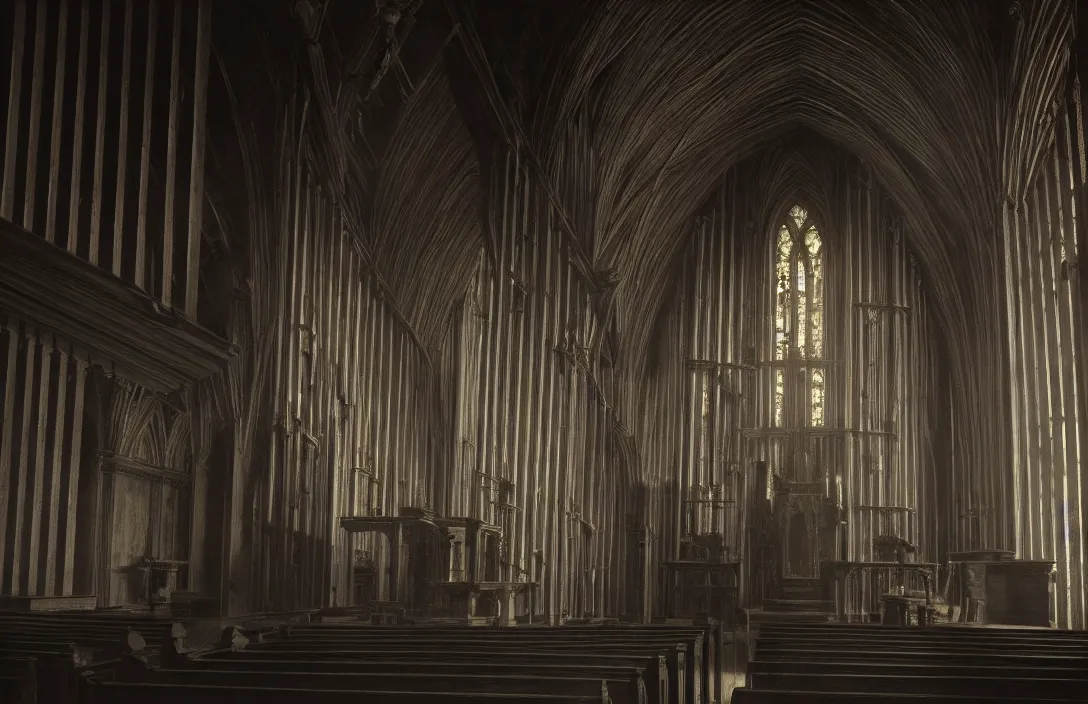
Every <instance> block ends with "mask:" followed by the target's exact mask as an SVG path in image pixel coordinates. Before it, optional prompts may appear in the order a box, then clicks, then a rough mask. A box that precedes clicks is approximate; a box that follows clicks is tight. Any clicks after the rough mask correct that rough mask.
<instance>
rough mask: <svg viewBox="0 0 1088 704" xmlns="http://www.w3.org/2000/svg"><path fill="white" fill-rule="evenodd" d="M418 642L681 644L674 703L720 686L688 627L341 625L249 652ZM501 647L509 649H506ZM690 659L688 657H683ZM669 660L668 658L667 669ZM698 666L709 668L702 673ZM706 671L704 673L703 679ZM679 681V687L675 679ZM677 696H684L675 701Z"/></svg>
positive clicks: (583, 647) (594, 646)
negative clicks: (564, 627) (605, 629)
mask: <svg viewBox="0 0 1088 704" xmlns="http://www.w3.org/2000/svg"><path fill="white" fill-rule="evenodd" d="M421 643H427V644H431V643H435V644H441V645H442V647H446V648H449V649H451V650H453V649H476V648H485V649H495V648H503V647H511V646H513V647H518V648H522V649H524V648H530V649H540V648H542V647H543V648H546V649H552V648H555V647H556V646H558V645H559V644H562V647H563V648H564V649H571V650H574V651H578V652H595V651H597V650H598V649H604V648H615V647H629V646H632V645H634V644H639V645H652V646H655V647H659V648H665V647H673V646H674V644H683V645H685V646H686V647H685V651H686V652H685V653H678V654H677V655H676V658H675V661H676V663H677V667H676V669H677V674H676V675H675V678H676V680H677V683H676V685H675V686H674V687H670V690H671V691H670V694H671V695H672V698H673V700H674V701H676V702H678V703H680V704H683V701H685V700H686V701H688V702H695V703H696V704H702V702H705V701H708V700H709V699H708V698H709V696H710V692H711V691H714V688H712V687H711V686H710V683H711V681H712V680H714V681H720V677H721V676H720V670H719V669H718V665H717V655H716V654H715V656H714V657H713V658H710V657H708V656H709V653H708V651H707V650H706V649H705V648H704V633H703V631H702V630H701V629H692V628H682V627H681V628H679V629H670V628H656V627H654V628H650V629H645V630H639V629H635V628H626V629H619V630H614V631H613V630H610V631H606V632H603V633H600V632H598V631H597V629H596V628H592V627H579V628H572V629H553V628H546V627H526V628H517V627H515V628H468V627H460V628H453V629H448V628H444V629H436V630H435V631H431V630H429V629H427V628H416V627H411V628H380V627H378V628H375V627H369V626H357V627H355V628H345V627H343V626H321V627H317V628H315V627H310V628H301V629H299V628H291V629H289V630H288V636H287V637H286V638H285V639H284V640H283V642H282V644H281V643H279V642H276V641H274V640H270V641H268V642H266V643H263V644H260V645H259V646H256V647H253V648H252V650H254V651H256V650H259V649H279V648H281V647H290V648H292V649H293V650H301V649H303V648H309V647H327V648H328V649H333V648H335V649H350V648H357V647H367V648H370V647H372V646H376V645H379V644H380V645H381V647H383V648H397V647H418V645H419V644H421ZM504 644H510V645H509V646H506V645H504ZM689 654H693V656H691V655H689ZM680 661H683V662H684V667H683V668H680V667H679V662H680ZM671 664H672V658H671V657H670V665H671ZM704 667H710V669H711V671H710V672H706V670H704ZM704 672H706V674H704ZM681 679H683V680H684V682H683V683H682V684H681V683H680V680H681ZM681 692H683V693H684V695H683V699H681Z"/></svg>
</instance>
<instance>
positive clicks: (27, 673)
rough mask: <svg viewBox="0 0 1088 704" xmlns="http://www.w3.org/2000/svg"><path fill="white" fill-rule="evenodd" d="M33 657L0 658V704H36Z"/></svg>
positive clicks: (36, 685)
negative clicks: (4, 703) (0, 703)
mask: <svg viewBox="0 0 1088 704" xmlns="http://www.w3.org/2000/svg"><path fill="white" fill-rule="evenodd" d="M35 666H36V662H35V660H34V658H33V657H18V656H11V655H3V656H0V702H11V704H36V703H37V701H38V679H37V671H36V669H35Z"/></svg>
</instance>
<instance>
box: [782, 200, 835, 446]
mask: <svg viewBox="0 0 1088 704" xmlns="http://www.w3.org/2000/svg"><path fill="white" fill-rule="evenodd" d="M774 278H775V311H774V365H773V368H774V373H775V378H774V424H775V426H776V427H798V426H822V425H824V388H825V383H826V371H825V368H824V365H823V363H822V361H821V360H822V359H823V356H824V247H823V241H822V240H821V239H820V231H819V229H818V228H817V226H816V223H815V222H814V221H813V220H812V218H811V217H810V216H809V214H808V212H807V211H806V210H805V209H804V208H802V207H800V206H798V205H795V206H794V207H792V208H791V209H790V210H789V212H788V213H786V215H785V216H784V217H783V218H782V220H780V221H779V224H778V233H777V238H776V241H775V258H774Z"/></svg>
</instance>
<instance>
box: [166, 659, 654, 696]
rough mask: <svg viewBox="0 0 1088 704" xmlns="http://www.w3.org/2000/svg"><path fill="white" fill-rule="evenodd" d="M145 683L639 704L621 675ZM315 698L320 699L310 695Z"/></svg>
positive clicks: (234, 677) (332, 675)
mask: <svg viewBox="0 0 1088 704" xmlns="http://www.w3.org/2000/svg"><path fill="white" fill-rule="evenodd" d="M145 681H146V682H150V683H155V684H178V685H187V686H193V685H206V686H213V687H222V686H231V687H275V688H278V689H279V688H285V687H295V688H304V689H311V690H315V692H326V691H349V690H350V691H392V692H397V691H416V692H478V693H482V694H496V693H497V694H535V693H538V692H541V693H547V694H556V695H562V696H572V697H577V698H591V697H593V696H594V695H599V694H600V693H601V691H602V683H603V685H604V686H606V688H607V691H608V693H609V695H610V696H611V698H612V701H613V702H615V703H616V704H645V703H646V694H645V690H644V689H643V688H642V679H641V676H639V675H635V676H631V675H630V674H625V675H622V676H619V677H613V678H610V679H607V680H605V679H601V678H599V677H598V678H591V677H589V678H583V677H575V676H570V675H566V676H554V675H553V676H549V677H544V676H539V675H522V674H517V675H512V674H497V673H489V672H486V671H478V672H473V673H463V672H460V673H454V674H450V673H435V672H425V671H424V672H415V673H404V672H377V673H375V672H355V671H351V672H289V671H285V670H283V669H282V668H280V667H276V668H275V669H272V668H268V669H266V670H265V671H263V672H262V671H257V672H250V671H245V670H162V669H151V670H148V671H147V672H146V679H145ZM315 699H320V696H315Z"/></svg>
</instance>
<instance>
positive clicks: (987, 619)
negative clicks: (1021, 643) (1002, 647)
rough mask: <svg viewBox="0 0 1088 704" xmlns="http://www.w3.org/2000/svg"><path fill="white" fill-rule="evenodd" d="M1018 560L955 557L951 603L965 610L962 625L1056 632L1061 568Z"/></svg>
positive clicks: (973, 554)
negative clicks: (1056, 591)
mask: <svg viewBox="0 0 1088 704" xmlns="http://www.w3.org/2000/svg"><path fill="white" fill-rule="evenodd" d="M1013 554H1014V553H1011V552H1009V551H1006V550H979V551H970V552H954V553H949V555H948V567H949V571H948V583H947V585H946V592H948V595H947V597H946V598H947V599H948V603H949V604H956V605H958V606H959V609H960V617H959V619H958V620H959V621H960V622H961V623H964V622H970V623H978V624H985V625H1001V626H1041V627H1044V628H1054V626H1055V625H1056V619H1055V613H1054V586H1055V584H1054V582H1055V576H1056V569H1057V568H1056V563H1055V562H1054V561H1053V560H1016V559H1013Z"/></svg>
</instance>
